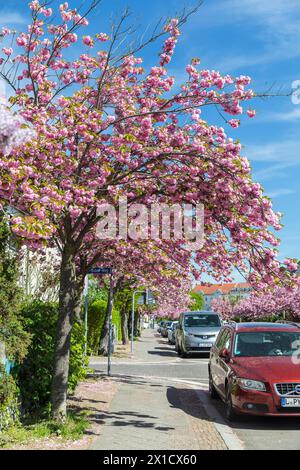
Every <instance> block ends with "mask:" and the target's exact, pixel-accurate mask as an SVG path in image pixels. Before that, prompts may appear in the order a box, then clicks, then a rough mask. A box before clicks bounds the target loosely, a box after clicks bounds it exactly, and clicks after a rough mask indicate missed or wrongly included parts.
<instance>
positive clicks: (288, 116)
mask: <svg viewBox="0 0 300 470" xmlns="http://www.w3.org/2000/svg"><path fill="white" fill-rule="evenodd" d="M299 119H300V107H299V106H298V107H294V109H292V110H291V111H286V112H283V113H269V114H265V115H264V116H263V117H261V118H260V120H261V121H279V122H294V121H298V120H299Z"/></svg>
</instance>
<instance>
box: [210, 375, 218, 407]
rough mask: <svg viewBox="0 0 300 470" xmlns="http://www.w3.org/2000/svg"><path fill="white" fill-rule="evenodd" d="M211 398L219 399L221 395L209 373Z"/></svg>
mask: <svg viewBox="0 0 300 470" xmlns="http://www.w3.org/2000/svg"><path fill="white" fill-rule="evenodd" d="M208 390H209V396H210V398H211V399H212V400H216V399H217V398H219V395H218V393H217V391H216V389H215V386H214V383H213V379H212V376H211V373H210V372H209V382H208Z"/></svg>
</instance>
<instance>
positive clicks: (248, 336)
mask: <svg viewBox="0 0 300 470" xmlns="http://www.w3.org/2000/svg"><path fill="white" fill-rule="evenodd" d="M299 352H300V333H298V332H287V331H265V332H262V331H255V332H245V333H239V334H237V336H236V341H235V346H234V355H235V356H241V357H259V356H292V355H294V354H297V353H298V354H299Z"/></svg>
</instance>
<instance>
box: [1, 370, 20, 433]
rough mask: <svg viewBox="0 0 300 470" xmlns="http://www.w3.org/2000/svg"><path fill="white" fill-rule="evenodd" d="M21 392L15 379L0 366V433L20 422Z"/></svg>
mask: <svg viewBox="0 0 300 470" xmlns="http://www.w3.org/2000/svg"><path fill="white" fill-rule="evenodd" d="M18 395H19V391H18V388H17V386H16V383H15V381H14V379H13V377H12V376H11V375H9V374H7V373H6V372H5V369H4V367H3V366H0V432H1V431H3V430H4V429H7V428H8V427H9V426H11V425H12V424H14V423H15V422H16V421H18V417H19V403H18Z"/></svg>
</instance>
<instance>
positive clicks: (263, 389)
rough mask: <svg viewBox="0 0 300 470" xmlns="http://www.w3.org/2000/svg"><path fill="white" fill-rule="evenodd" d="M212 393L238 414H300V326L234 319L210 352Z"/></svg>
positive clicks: (230, 416) (229, 411)
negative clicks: (244, 321) (236, 320)
mask: <svg viewBox="0 0 300 470" xmlns="http://www.w3.org/2000/svg"><path fill="white" fill-rule="evenodd" d="M208 372H209V393H210V396H211V398H217V396H220V397H221V398H222V400H223V401H224V402H225V404H226V416H227V419H228V420H233V419H235V418H236V417H237V415H238V414H244V413H245V414H251V415H265V416H298V417H299V416H300V325H299V324H297V323H292V322H283V323H262V322H257V323H234V322H233V323H229V324H226V325H224V326H223V327H222V328H221V330H220V333H219V335H218V337H217V340H216V342H215V344H214V346H213V347H212V349H211V352H210V359H209V365H208Z"/></svg>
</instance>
